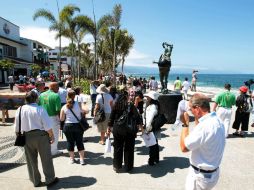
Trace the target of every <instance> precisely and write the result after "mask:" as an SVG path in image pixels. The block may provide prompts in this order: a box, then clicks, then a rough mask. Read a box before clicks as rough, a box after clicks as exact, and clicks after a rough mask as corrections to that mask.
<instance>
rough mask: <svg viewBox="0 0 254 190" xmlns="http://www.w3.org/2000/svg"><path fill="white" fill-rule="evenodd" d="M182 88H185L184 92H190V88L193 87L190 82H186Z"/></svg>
mask: <svg viewBox="0 0 254 190" xmlns="http://www.w3.org/2000/svg"><path fill="white" fill-rule="evenodd" d="M182 86H183V88H182V90H184V91H188V90H189V88H190V86H191V84H190V82H189V81H184V82H183V84H182Z"/></svg>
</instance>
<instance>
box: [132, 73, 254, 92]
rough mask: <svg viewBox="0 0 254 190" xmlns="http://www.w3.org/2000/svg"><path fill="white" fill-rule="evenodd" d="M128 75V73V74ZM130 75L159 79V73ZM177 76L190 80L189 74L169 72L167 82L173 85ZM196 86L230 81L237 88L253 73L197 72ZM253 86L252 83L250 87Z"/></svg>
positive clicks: (218, 84) (221, 86) (210, 86)
mask: <svg viewBox="0 0 254 190" xmlns="http://www.w3.org/2000/svg"><path fill="white" fill-rule="evenodd" d="M129 75H130V74H129ZM132 76H136V77H142V78H146V79H149V78H150V77H151V76H154V77H155V79H156V80H158V81H160V78H159V74H149V75H148V74H132ZM177 76H179V77H180V80H181V81H184V78H185V77H188V79H189V81H190V82H191V78H192V77H191V74H169V77H168V83H169V84H171V85H173V83H174V81H175V80H176V77H177ZM197 78H198V79H197V87H204V88H207V87H208V88H224V84H225V83H230V84H231V86H232V90H237V89H238V88H239V87H240V86H242V85H244V82H245V81H248V80H250V79H253V80H254V74H197ZM253 88H254V84H253V85H252V86H251V89H253Z"/></svg>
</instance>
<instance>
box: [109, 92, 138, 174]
mask: <svg viewBox="0 0 254 190" xmlns="http://www.w3.org/2000/svg"><path fill="white" fill-rule="evenodd" d="M141 124H142V121H141V120H140V117H139V114H138V111H137V109H136V107H135V106H134V105H133V103H131V102H128V93H127V92H125V91H124V92H122V93H121V94H120V95H119V97H118V99H117V101H116V103H115V105H114V106H113V109H112V112H111V114H110V118H109V122H108V126H109V127H108V130H107V134H108V135H110V132H111V130H112V128H113V136H114V145H113V146H114V157H113V169H114V171H115V172H119V170H120V169H121V168H122V163H123V155H124V167H125V171H126V172H129V171H130V170H131V169H132V168H133V165H134V146H135V138H136V134H137V132H138V125H141Z"/></svg>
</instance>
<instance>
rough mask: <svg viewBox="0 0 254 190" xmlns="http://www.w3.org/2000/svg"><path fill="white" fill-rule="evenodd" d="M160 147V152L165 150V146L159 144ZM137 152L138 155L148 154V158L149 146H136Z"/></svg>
mask: <svg viewBox="0 0 254 190" xmlns="http://www.w3.org/2000/svg"><path fill="white" fill-rule="evenodd" d="M159 149H160V152H161V151H163V149H164V146H161V145H160V144H159ZM135 152H137V155H147V159H148V157H149V148H148V147H146V146H141V147H135Z"/></svg>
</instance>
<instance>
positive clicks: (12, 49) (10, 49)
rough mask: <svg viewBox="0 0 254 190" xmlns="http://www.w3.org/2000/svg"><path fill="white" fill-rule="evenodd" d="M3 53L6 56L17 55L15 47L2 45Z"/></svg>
mask: <svg viewBox="0 0 254 190" xmlns="http://www.w3.org/2000/svg"><path fill="white" fill-rule="evenodd" d="M3 55H4V56H7V57H17V48H15V47H12V46H7V45H3Z"/></svg>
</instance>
